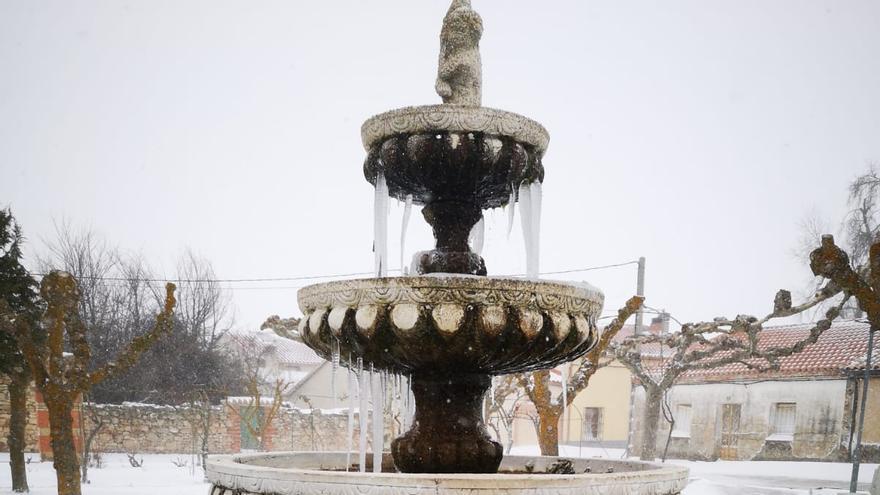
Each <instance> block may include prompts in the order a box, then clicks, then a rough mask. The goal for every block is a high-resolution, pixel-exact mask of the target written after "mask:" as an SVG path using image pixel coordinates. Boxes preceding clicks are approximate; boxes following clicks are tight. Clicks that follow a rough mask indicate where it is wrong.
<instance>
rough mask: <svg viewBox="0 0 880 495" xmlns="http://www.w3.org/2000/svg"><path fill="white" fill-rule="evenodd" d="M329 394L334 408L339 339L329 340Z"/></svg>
mask: <svg viewBox="0 0 880 495" xmlns="http://www.w3.org/2000/svg"><path fill="white" fill-rule="evenodd" d="M330 365H331V370H330V396H331V397H332V399H331V400H332V402H333V408H334V409H335V408H336V370H338V369H339V341H338V340H336V339H333V341H332V342H330Z"/></svg>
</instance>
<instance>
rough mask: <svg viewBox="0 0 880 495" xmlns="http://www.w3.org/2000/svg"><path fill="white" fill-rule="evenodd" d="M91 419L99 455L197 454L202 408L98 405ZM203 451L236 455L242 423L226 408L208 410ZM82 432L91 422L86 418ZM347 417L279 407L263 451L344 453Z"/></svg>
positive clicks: (130, 404) (201, 428)
mask: <svg viewBox="0 0 880 495" xmlns="http://www.w3.org/2000/svg"><path fill="white" fill-rule="evenodd" d="M93 409H94V411H95V415H96V416H95V417H96V418H97V419H98V420H100V421H103V422H104V423H105V426H104V427H103V428H102V429H101V430H100V431H99V433H98V434H97V436H96V437H95V440H94V447H93V448H94V449H96V450H98V451H100V452H137V453H152V454H170V453H190V452H198V451H199V450H200V449H201V439H202V432H203V431H204V427H203V426H202V424H204V423H203V421H202V420H201V419H200V418H203V417H204V416H201V414H203V413H204V409H200V408H195V409H193V408H189V407H171V406H155V405H150V404H133V403H126V404H122V405H98V406H96V407H94V408H93ZM210 411H211V414H210V418H211V419H210V422H209V424H210V427H209V429H208V451H209V453H212V454H217V453H235V452H239V451H240V450H241V436H242V432H241V429H242V425H241V419H240V418H239V416H238V415H236V414H235V413H234V412H233V411H232V410H231V408H230V407H228V406H212V407H211V409H210ZM84 416H85V417H86V420H87V424H86V430H87V431H88V430H90V429H91V428H92V427H93V425H94V424H95V421H94V420H93V419H91V418H90V415H89V414H84ZM346 434H347V415H346V414H323V413H322V412H321V411H320V410H317V409H316V410H313V411H309V412H308V413H304V412H302V411H300V410H297V409H292V408H282V409H280V410H279V411H278V415H277V416H276V418H275V420H274V421H273V422H272V425H271V427H270V428H269V430H268V432H267V436H268V440H267V442H266V443H267V449H268V450H344V449H346V448H347V445H348V442H347V441H346Z"/></svg>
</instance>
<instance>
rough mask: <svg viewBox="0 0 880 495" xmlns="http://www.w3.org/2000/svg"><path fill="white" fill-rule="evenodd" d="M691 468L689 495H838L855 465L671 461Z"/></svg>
mask: <svg viewBox="0 0 880 495" xmlns="http://www.w3.org/2000/svg"><path fill="white" fill-rule="evenodd" d="M539 452H540V451H539V450H538V447H537V446H531V447H521V448H514V449H513V451H512V452H511V453H512V454H519V455H537V454H538V453H539ZM560 454H561V455H563V456H569V457H605V458H609V459H620V458H621V456H622V455H623V450H622V449H600V448H593V447H583V448H578V447H576V446H570V445H562V446H560ZM667 462H669V463H672V464H677V465H680V466H685V467H687V468H689V469H690V479H691V481H690V484H688V487H687V489H686V490H685V491H684V494H685V495H764V494H767V495H775V494H787V495H802V494H803V495H820V494H832V493H833V494H837V493H840V491H841V490H843V491H846V490H848V489H849V480H850V476H851V474H852V464H845V463H841V462H775V461H749V462H734V461H715V462H696V461H682V460H677V459H673V460H669V461H667ZM875 469H877V464H862V465H861V467H860V469H859V488H860V490H865V491H867V490H868V487H869V486H870V484H871V478H872V477H873V475H874V470H875Z"/></svg>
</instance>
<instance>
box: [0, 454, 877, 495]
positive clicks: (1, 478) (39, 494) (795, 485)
mask: <svg viewBox="0 0 880 495" xmlns="http://www.w3.org/2000/svg"><path fill="white" fill-rule="evenodd" d="M537 452H538V449H537V447H524V448H515V449H514V450H513V452H512V453H513V454H520V455H535V454H537ZM561 454H562V455H564V456H569V457H578V456H583V457H607V458H612V459H619V458H620V456H621V454H622V451H621V450H618V449H607V450H606V449H596V448H582V449H579V448H578V447H571V446H566V445H564V446H562V447H561ZM30 457H31V458H32V459H33V461H32V462H31V463H30V464H28V467H27V469H28V483H29V484H30V487H31V493H32V494H33V495H54V494H55V493H56V492H55V471H54V470H53V469H52V463H51V462H39V455H36V454H33V455H30ZM138 457H139V458H140V457H141V456H138ZM142 457H143V459H144V464H143V467H139V468H134V467H131V465H130V464H129V462H128V458H127V457H126V456H125V455H124V454H105V455H104V467H102V468H101V469H94V468H93V469H90V470H89V477H90V478H91V483H90V484H88V485H85V486H84V487H83V494H84V495H154V494H156V493H162V494H163V495H205V494H206V493H208V484H207V483H205V482H204V481H203V479H202V474H201V469H200V468H195V469H193V468H192V458H191V457H190V456H186V455H181V456H177V455H144V456H142ZM181 460H183V461H186V462H187V466H185V467H177V466H175V465H174V461H181ZM8 462H9V456H8V455H7V454H0V495H10V494H11V493H12V490H11V485H12V483H11V481H10V479H9V466H8ZM669 462H671V463H675V464H679V465H682V466H687V467H688V468H690V470H691V483H690V484H689V485H688V487H687V489H686V490H685V491H684V494H685V495H783V494H785V495H820V494H829V495H830V494H832V493H833V494H836V493H839V492H840V491H841V490H844V489H845V488H847V487H848V486H849V477H850V468H851V466H850V464H843V463H832V462H730V461H717V462H690V461H679V460H672V461H669ZM875 469H877V464H863V465H862V468H861V470H860V475H859V482H860V483H861V487H860V488H861V489H862V490H867V488H868V485H869V484H870V482H871V477H872V476H873V474H874V470H875Z"/></svg>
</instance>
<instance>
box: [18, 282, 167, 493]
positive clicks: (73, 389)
mask: <svg viewBox="0 0 880 495" xmlns="http://www.w3.org/2000/svg"><path fill="white" fill-rule="evenodd" d="M40 296H41V298H42V300H43V302H44V304H45V305H46V309H45V311H43V313H42V315H41V316H40V318H39V321H38V322H34V321H30V319H29V318H28V317H27V315H22V314H12V313H11V312H10V311H8V310H3V311H2V316H3V318H2V320H3V323H2V326H3V327H4V329H6V330H11V331H12V332H13V333H14V335H15V338H16V341H17V342H18V346H19V348H20V349H21V351H22V354H23V355H24V357H25V359H27V362H28V365H29V367H30V370H31V373H32V374H33V377H34V381H35V383H36V385H37V388H38V389H39V390H40V392H41V394H42V396H43V400H44V401H45V403H46V408H47V410H48V413H49V431H50V437H51V445H52V453H53V456H54V461H53V462H54V466H55V473H56V479H57V481H58V495H80V493H81V491H80V466H79V458H78V457H77V454H76V447H75V443H74V436H73V417H72V413H73V407H74V404H75V403H76V400H77V398H78V397H79V396H80V395H81V394H83V393H85V392H88V390H89V389H90V388H91V387H93V386H94V385H96V384H98V383H100V382H102V381H103V380H105V379H107V378H108V377H111V376H113V375H115V374H118V373H121V372H124V371H125V370H127V369H129V368H131V367H132V366H133V365H134V364H135V363H136V362H137V360H138V358H139V357H140V355H141V354H142V353H143V352H144V351H145V350H146V349H148V348H149V347H150V346H151V345H152V344H153V343H154V342H156V340H158V339H159V338H160V337H162V336H164V335H166V334H168V333H170V332H171V330H172V328H173V325H174V313H173V312H174V305H175V299H174V284H167V286H166V288H165V304H164V307H163V309H162V311H161V312H160V313H159V314H158V315H157V317H156V321H155V324H154V325H153V327H152V328H151V329H150V330H149V331H148V332H147V333H145V334H143V335H140V336H138V337H136V338H135V339H134V340H132V341H131V342H130V343H129V345H128V346H127V347H126V349H125V350H123V351H122V352H121V353H120V354H119V355H118V356H117V358H116V359H115V360H113V361H110V362H108V363H106V364H104V365H103V366H101V367H100V368H97V369H95V370H93V371H89V361H90V358H91V352H92V351H91V348H90V347H89V343H88V340H87V338H86V334H87V331H88V329H87V327H86V325H85V324H84V323H83V321H82V320H81V318H80V316H79V312H78V311H77V309H78V305H79V303H80V291H79V287H78V284H77V282H76V280H75V279H74V278H73V277H72V276H71V275H70V274H68V273H66V272H58V271H53V272H50V273H49V274H47V275H46V276H45V277H43V281H42V283H41V284H40ZM35 325H39V326H40V327H41V328H42V330H43V331H44V332H45V333H46V338H45V340H44V341H41V340H37V339H35V338H34V336H33V332H32V330H31V329H32V328H33V327H34V326H35Z"/></svg>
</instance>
